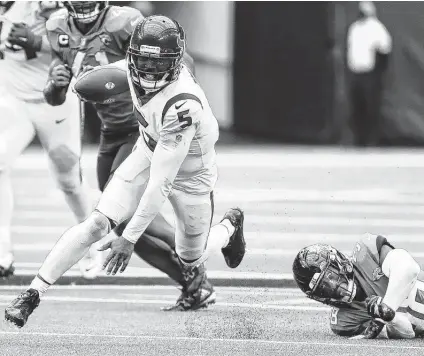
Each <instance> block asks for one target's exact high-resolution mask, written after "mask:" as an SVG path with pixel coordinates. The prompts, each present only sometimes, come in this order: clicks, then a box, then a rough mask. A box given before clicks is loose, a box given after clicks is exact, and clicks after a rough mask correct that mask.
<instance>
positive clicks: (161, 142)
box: [5, 16, 245, 327]
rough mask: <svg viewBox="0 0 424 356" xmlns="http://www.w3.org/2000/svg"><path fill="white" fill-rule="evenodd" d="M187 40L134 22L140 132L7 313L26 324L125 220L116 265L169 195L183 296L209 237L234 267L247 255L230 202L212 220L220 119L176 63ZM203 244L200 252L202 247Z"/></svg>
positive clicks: (157, 19)
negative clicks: (88, 210)
mask: <svg viewBox="0 0 424 356" xmlns="http://www.w3.org/2000/svg"><path fill="white" fill-rule="evenodd" d="M185 47H186V40H185V35H184V31H183V29H182V28H181V26H180V25H179V24H178V23H177V22H176V21H174V20H171V19H169V18H167V17H165V16H151V17H148V18H145V19H144V20H143V21H141V22H139V23H138V25H137V26H136V28H135V30H134V32H133V34H132V36H131V40H130V45H129V49H128V55H127V63H128V68H127V70H128V77H129V81H130V87H131V93H132V96H133V100H134V105H135V107H136V110H137V113H138V115H139V121H140V125H142V126H143V127H141V126H140V129H141V131H142V135H141V136H140V139H139V140H138V141H137V144H136V146H135V149H134V150H133V152H132V153H131V154H130V155H129V156H128V158H127V159H126V160H125V161H124V162H123V163H122V164H121V165H120V166H119V167H118V169H117V170H116V172H115V174H114V175H113V177H112V179H111V181H110V182H109V184H108V185H107V187H106V189H105V191H104V193H103V195H102V196H101V198H100V201H99V204H98V206H97V208H96V210H94V211H93V213H92V214H91V215H90V216H89V217H88V218H87V220H85V221H84V222H83V223H81V224H79V225H76V226H74V227H72V228H71V229H69V230H68V231H67V232H65V234H63V235H62V237H61V238H60V239H59V241H58V242H57V244H56V245H55V246H54V248H53V250H52V251H51V252H50V254H49V255H48V256H47V258H46V260H45V262H44V263H43V265H42V267H41V268H40V270H39V274H38V275H37V277H36V278H34V280H33V282H32V283H31V285H30V288H29V289H28V290H27V291H25V292H24V293H22V294H21V295H19V296H18V297H17V298H16V299H15V300H13V301H12V302H11V304H10V305H9V306H8V307H7V308H6V311H5V318H6V320H8V321H10V322H12V323H13V324H15V325H16V326H19V327H22V326H23V325H25V323H26V321H27V319H28V317H29V315H30V314H31V313H32V312H33V310H34V309H35V308H36V307H37V306H38V305H39V302H40V296H41V295H42V294H43V293H44V292H46V290H47V289H48V287H49V286H50V285H51V284H53V283H54V282H55V281H56V280H57V279H58V278H59V277H60V276H61V275H63V273H65V272H66V271H67V270H68V269H69V268H70V267H71V266H72V265H73V264H74V263H76V262H77V261H78V260H79V259H81V257H82V256H83V255H84V254H85V252H86V251H87V250H88V248H89V247H90V246H91V245H92V244H93V243H95V242H97V241H99V240H100V239H102V238H103V237H104V236H106V235H107V234H108V233H109V231H110V230H111V229H112V228H113V227H114V226H116V225H119V224H120V223H121V222H122V221H125V220H127V219H130V221H129V223H128V225H127V226H126V228H125V230H124V232H123V234H122V236H120V237H117V238H116V239H114V240H113V241H110V242H108V243H106V244H105V245H104V246H103V247H102V249H107V248H110V249H111V251H110V253H109V255H108V257H107V258H106V261H105V263H104V265H103V266H104V268H106V267H107V271H108V273H112V274H115V273H116V272H118V270H120V271H121V272H123V271H124V270H125V268H126V267H127V265H128V262H129V260H130V258H131V255H132V252H133V251H134V245H135V244H136V243H137V241H138V240H139V238H140V237H141V239H143V238H144V237H143V236H142V235H143V233H144V232H145V231H146V228H147V227H148V226H149V224H150V223H151V222H152V221H153V219H154V218H155V216H156V215H157V214H158V213H159V211H160V210H161V208H162V206H163V204H164V203H165V201H166V200H167V199H168V198H169V200H170V202H171V204H172V206H173V209H174V212H175V215H176V231H175V244H176V252H177V255H178V262H179V263H180V265H181V268H182V270H183V275H184V278H185V280H186V282H187V286H188V288H187V293H188V294H189V296H190V297H194V295H193V294H192V293H193V292H194V291H196V290H197V288H198V285H199V284H201V283H202V281H203V280H204V279H205V278H206V271H205V267H204V263H205V260H206V258H207V256H208V253H209V251H210V250H211V246H212V245H214V246H216V247H220V248H221V250H222V253H223V254H224V257H225V260H226V262H227V264H228V266H230V267H232V268H235V267H237V266H238V265H239V264H240V262H241V261H242V259H243V257H244V254H245V241H244V237H243V218H244V216H243V213H242V211H241V210H240V209H231V210H229V211H228V212H227V213H226V214H225V215H224V217H223V219H222V221H221V223H220V224H218V225H215V226H214V227H212V228H211V227H210V224H211V221H212V215H213V199H212V198H213V195H212V192H213V189H214V186H215V183H216V180H217V167H216V153H215V143H216V141H217V139H218V135H219V132H218V123H217V120H216V118H215V117H214V115H213V113H212V110H211V108H210V106H209V103H208V101H207V99H206V96H205V94H204V92H203V90H202V89H201V88H200V86H199V85H198V84H197V83H196V81H195V79H194V77H193V76H192V75H191V73H190V72H189V71H188V70H187V68H186V67H185V65H184V64H183V62H182V58H183V54H184V52H185ZM206 250H207V252H206Z"/></svg>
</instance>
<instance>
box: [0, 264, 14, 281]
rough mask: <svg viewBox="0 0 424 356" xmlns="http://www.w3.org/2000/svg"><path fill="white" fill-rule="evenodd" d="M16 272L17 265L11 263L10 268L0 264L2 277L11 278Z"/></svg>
mask: <svg viewBox="0 0 424 356" xmlns="http://www.w3.org/2000/svg"><path fill="white" fill-rule="evenodd" d="M14 272H15V267H14V266H13V264H11V265H10V266H9V267H8V268H6V267H3V266H0V278H9V277H10V276H12V275H13V273H14Z"/></svg>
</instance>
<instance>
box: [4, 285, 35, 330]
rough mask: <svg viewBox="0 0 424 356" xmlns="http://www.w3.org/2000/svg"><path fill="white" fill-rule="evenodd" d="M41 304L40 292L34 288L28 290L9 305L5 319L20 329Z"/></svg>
mask: <svg viewBox="0 0 424 356" xmlns="http://www.w3.org/2000/svg"><path fill="white" fill-rule="evenodd" d="M39 304H40V295H39V294H38V291H37V290H35V289H32V288H31V289H28V290H27V291H25V292H23V293H21V294H20V295H19V296H18V297H17V298H16V299H15V300H13V301H12V302H11V303H10V304H9V306H8V307H7V308H6V310H5V312H4V318H5V320H6V321H8V322H10V323H12V324H14V325H15V326H17V327H18V328H22V327H23V326H24V325H25V324H26V322H27V320H28V317H29V316H30V315H31V314H32V312H33V311H34V309H35V308H37V307H38V305H39Z"/></svg>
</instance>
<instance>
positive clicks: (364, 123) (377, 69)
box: [347, 1, 392, 146]
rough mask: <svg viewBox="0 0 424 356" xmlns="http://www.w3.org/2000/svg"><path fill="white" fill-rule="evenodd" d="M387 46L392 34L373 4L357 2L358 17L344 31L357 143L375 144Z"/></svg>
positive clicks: (389, 44)
mask: <svg viewBox="0 0 424 356" xmlns="http://www.w3.org/2000/svg"><path fill="white" fill-rule="evenodd" d="M391 50H392V38H391V36H390V34H389V32H388V31H387V29H386V27H385V26H384V25H383V24H382V23H381V22H380V20H379V19H378V18H377V12H376V8H375V5H374V4H373V3H372V2H371V1H362V2H360V3H359V15H358V18H357V19H356V21H354V22H353V23H352V24H351V25H350V26H349V30H348V34H347V66H348V68H349V71H350V73H351V81H350V101H351V107H352V126H353V131H354V135H355V143H356V144H357V145H359V146H371V145H376V144H378V139H379V121H380V104H381V97H382V89H383V86H382V80H383V74H384V72H385V70H386V68H387V63H388V56H389V54H390V52H391Z"/></svg>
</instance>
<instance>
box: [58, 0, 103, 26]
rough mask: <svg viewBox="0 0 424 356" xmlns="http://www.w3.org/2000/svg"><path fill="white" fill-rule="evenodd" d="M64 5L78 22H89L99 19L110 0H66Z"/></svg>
mask: <svg viewBox="0 0 424 356" xmlns="http://www.w3.org/2000/svg"><path fill="white" fill-rule="evenodd" d="M63 5H64V6H65V7H66V8H67V9H68V13H69V15H70V16H71V17H73V18H74V20H75V21H76V22H78V23H82V24H88V23H92V22H94V21H96V20H97V18H98V17H99V15H100V14H101V12H102V11H103V10H104V9H105V8H106V6H107V5H108V1H64V2H63Z"/></svg>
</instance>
